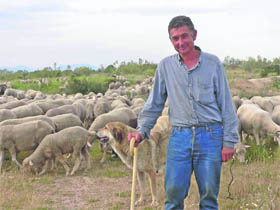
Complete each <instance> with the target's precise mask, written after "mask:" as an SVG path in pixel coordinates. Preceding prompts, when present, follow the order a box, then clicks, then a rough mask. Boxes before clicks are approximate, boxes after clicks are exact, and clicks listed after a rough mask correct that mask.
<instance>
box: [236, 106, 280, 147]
mask: <svg viewBox="0 0 280 210" xmlns="http://www.w3.org/2000/svg"><path fill="white" fill-rule="evenodd" d="M237 116H238V118H239V123H240V126H239V135H240V138H241V140H242V131H244V132H245V133H247V134H248V135H253V136H254V138H255V140H256V143H257V145H259V144H260V139H261V138H262V137H265V136H272V137H274V140H275V141H278V144H279V145H280V126H278V125H277V124H276V123H274V122H273V120H272V118H271V115H270V114H269V113H268V112H266V111H264V110H262V109H261V108H259V107H258V106H257V105H255V104H243V105H241V106H240V107H239V109H238V110H237ZM262 143H263V144H264V143H265V142H264V141H263V142H262Z"/></svg>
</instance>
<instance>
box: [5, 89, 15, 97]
mask: <svg viewBox="0 0 280 210" xmlns="http://www.w3.org/2000/svg"><path fill="white" fill-rule="evenodd" d="M4 96H13V97H15V98H17V90H16V89H12V88H7V89H6V90H5V92H4Z"/></svg>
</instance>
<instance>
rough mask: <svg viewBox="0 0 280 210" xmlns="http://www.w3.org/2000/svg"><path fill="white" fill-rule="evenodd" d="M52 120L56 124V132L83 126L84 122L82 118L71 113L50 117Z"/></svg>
mask: <svg viewBox="0 0 280 210" xmlns="http://www.w3.org/2000/svg"><path fill="white" fill-rule="evenodd" d="M50 119H51V120H52V121H53V122H54V124H55V128H56V129H55V131H56V132H58V131H61V130H63V129H65V128H68V127H73V126H82V121H81V120H80V118H79V117H78V116H76V115H74V114H71V113H69V114H62V115H57V116H53V117H50Z"/></svg>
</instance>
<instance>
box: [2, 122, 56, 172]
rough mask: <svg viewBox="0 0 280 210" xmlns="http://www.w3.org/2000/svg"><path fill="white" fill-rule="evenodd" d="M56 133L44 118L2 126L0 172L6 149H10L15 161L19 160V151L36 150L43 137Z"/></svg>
mask: <svg viewBox="0 0 280 210" xmlns="http://www.w3.org/2000/svg"><path fill="white" fill-rule="evenodd" d="M51 133H54V129H53V127H51V126H50V125H49V124H48V123H46V122H45V121H42V120H37V121H32V122H27V123H23V124H19V125H5V126H1V127H0V173H1V168H2V163H3V158H4V152H5V150H8V151H9V152H10V154H11V156H12V161H14V162H15V163H16V164H17V165H18V166H19V167H20V168H21V167H22V166H21V164H20V163H19V162H18V161H17V159H16V155H17V152H21V151H29V150H34V149H35V148H36V147H37V146H38V145H39V144H40V142H41V141H42V140H43V138H44V137H45V136H46V135H48V134H51Z"/></svg>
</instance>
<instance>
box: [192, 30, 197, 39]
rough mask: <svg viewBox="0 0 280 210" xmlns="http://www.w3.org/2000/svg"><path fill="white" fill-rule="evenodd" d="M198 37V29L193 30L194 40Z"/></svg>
mask: <svg viewBox="0 0 280 210" xmlns="http://www.w3.org/2000/svg"><path fill="white" fill-rule="evenodd" d="M196 37H197V30H194V31H193V41H195V40H196Z"/></svg>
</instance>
